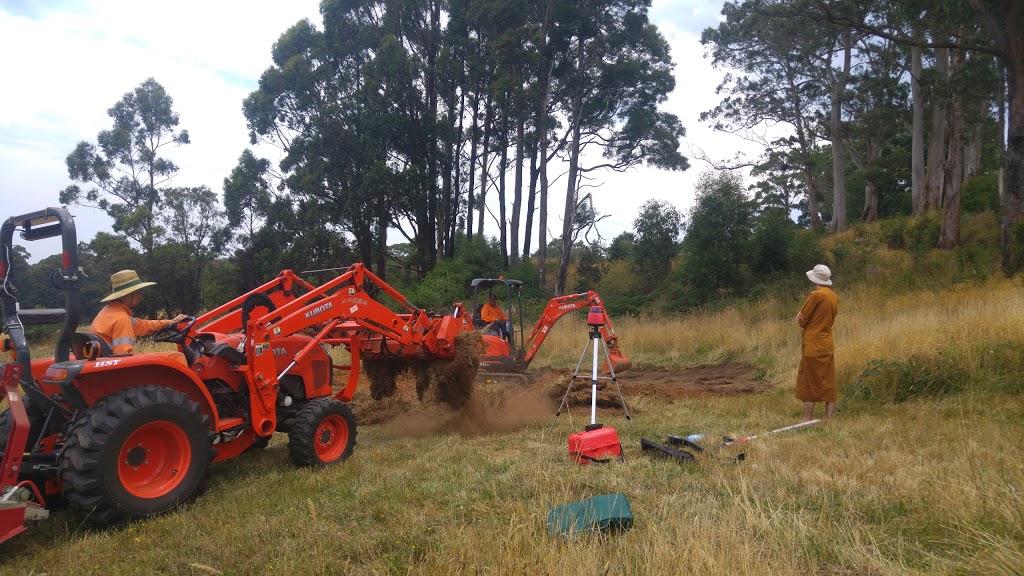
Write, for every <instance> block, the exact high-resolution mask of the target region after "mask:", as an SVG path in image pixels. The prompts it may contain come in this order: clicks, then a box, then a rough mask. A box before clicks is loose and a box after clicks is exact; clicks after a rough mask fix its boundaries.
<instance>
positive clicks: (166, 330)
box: [153, 316, 196, 344]
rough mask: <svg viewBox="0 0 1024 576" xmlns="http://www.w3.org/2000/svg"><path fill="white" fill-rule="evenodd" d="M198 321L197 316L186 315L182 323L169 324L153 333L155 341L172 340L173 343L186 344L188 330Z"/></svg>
mask: <svg viewBox="0 0 1024 576" xmlns="http://www.w3.org/2000/svg"><path fill="white" fill-rule="evenodd" d="M195 323H196V317H195V316H186V317H185V319H184V320H182V321H181V324H168V325H167V326H164V327H163V328H161V329H159V330H157V331H156V333H154V334H153V341H154V342H170V343H171V344H184V343H185V337H186V336H188V331H189V330H191V329H192V326H193V325H195Z"/></svg>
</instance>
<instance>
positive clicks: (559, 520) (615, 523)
mask: <svg viewBox="0 0 1024 576" xmlns="http://www.w3.org/2000/svg"><path fill="white" fill-rule="evenodd" d="M632 526H633V511H632V510H631V509H630V507H629V499H628V498H626V495H625V494H601V495H600V496H592V497H590V498H586V499H584V500H580V501H579V502H570V503H569V504H563V505H561V506H552V507H551V508H550V510H548V533H549V534H550V535H552V536H555V535H556V534H561V535H563V536H570V535H573V534H578V533H581V532H595V531H599V530H600V531H606V532H615V531H626V530H629V529H630V527H632Z"/></svg>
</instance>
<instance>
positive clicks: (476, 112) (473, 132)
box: [466, 90, 480, 240]
mask: <svg viewBox="0 0 1024 576" xmlns="http://www.w3.org/2000/svg"><path fill="white" fill-rule="evenodd" d="M479 133H480V92H479V90H477V93H476V94H474V95H473V127H472V128H470V137H469V140H470V148H469V170H468V172H469V186H468V187H467V188H466V190H467V192H466V194H467V197H466V240H473V201H474V198H473V191H474V190H475V187H476V143H477V138H478V136H479Z"/></svg>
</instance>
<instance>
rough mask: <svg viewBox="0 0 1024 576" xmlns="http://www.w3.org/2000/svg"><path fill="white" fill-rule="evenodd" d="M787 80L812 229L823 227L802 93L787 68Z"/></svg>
mask: <svg viewBox="0 0 1024 576" xmlns="http://www.w3.org/2000/svg"><path fill="white" fill-rule="evenodd" d="M786 80H787V81H788V83H789V100H790V104H791V105H792V106H793V124H794V125H795V127H796V137H797V143H798V144H799V146H800V161H801V162H802V163H803V171H804V183H805V184H806V185H807V212H808V216H809V217H810V220H811V230H817V229H818V228H820V227H821V217H820V216H819V215H818V189H817V187H816V186H815V185H814V163H813V161H812V160H811V150H810V149H811V146H810V143H809V142H808V141H807V131H806V130H805V129H804V117H803V106H802V104H801V102H800V93H799V92H798V91H797V88H796V81H795V79H794V78H793V74H792V71H791V70H789V69H787V70H786Z"/></svg>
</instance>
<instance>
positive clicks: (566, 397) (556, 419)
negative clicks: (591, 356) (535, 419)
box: [548, 342, 590, 434]
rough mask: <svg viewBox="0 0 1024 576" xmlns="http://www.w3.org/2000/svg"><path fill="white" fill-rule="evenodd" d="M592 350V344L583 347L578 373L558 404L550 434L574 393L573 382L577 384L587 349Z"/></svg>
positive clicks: (573, 375)
mask: <svg viewBox="0 0 1024 576" xmlns="http://www.w3.org/2000/svg"><path fill="white" fill-rule="evenodd" d="M588 348H590V342H587V345H586V346H584V347H583V353H582V354H580V361H579V362H577V363H576V371H575V372H573V373H572V378H570V379H569V386H568V387H567V388H566V389H565V394H564V395H562V402H561V403H559V404H558V410H555V418H554V419H553V420H552V421H551V427H550V428H548V434H551V432H552V431H553V430H554V429H555V422H557V421H558V416H559V415H560V414H561V413H562V408H565V403H566V400H568V398H569V392H572V385H573V382H576V378H577V376H578V375H579V373H580V366H582V365H583V357H584V356H586V355H587V349H588Z"/></svg>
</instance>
